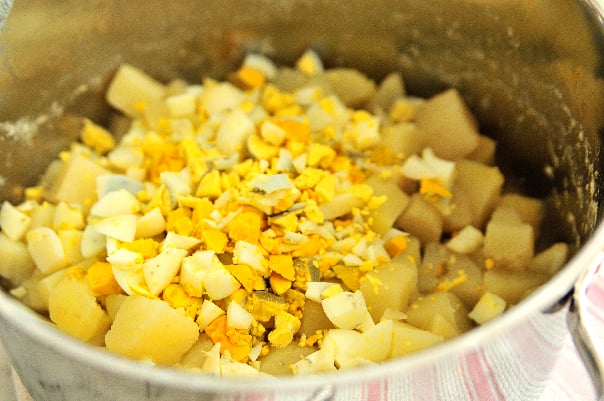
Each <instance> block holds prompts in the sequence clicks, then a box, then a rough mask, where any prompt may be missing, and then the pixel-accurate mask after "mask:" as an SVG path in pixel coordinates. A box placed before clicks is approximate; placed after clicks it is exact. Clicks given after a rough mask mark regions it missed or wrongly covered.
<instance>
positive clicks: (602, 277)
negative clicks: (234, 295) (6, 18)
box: [13, 269, 604, 401]
mask: <svg viewBox="0 0 604 401" xmlns="http://www.w3.org/2000/svg"><path fill="white" fill-rule="evenodd" d="M588 298H589V304H588V311H589V313H590V316H589V318H590V319H592V323H593V324H594V326H595V327H596V329H597V332H598V333H600V334H601V336H600V338H601V340H602V341H604V269H600V273H599V276H598V277H597V278H596V280H595V282H594V283H593V284H592V286H591V287H590V288H589V292H588ZM565 316H566V311H565V310H563V311H560V312H558V313H555V314H551V315H540V316H539V317H538V318H536V319H533V320H531V321H528V322H527V323H526V325H525V326H526V327H525V330H524V331H523V332H522V334H521V335H523V336H525V337H526V338H524V339H523V341H522V342H521V346H518V345H517V342H512V341H508V339H506V338H505V337H504V338H502V340H501V341H498V342H497V345H496V347H492V348H487V349H484V348H480V349H478V350H476V351H474V352H472V353H469V354H467V355H464V356H462V357H460V358H459V359H457V360H451V361H445V362H444V363H443V364H439V365H438V366H435V367H432V368H431V370H430V371H427V372H425V373H426V374H422V376H421V380H414V381H413V382H410V381H406V380H390V381H388V382H384V381H381V380H376V381H370V382H367V383H362V384H359V385H358V386H350V387H348V388H345V389H338V392H337V393H336V394H335V397H334V400H336V401H353V400H359V401H411V400H412V401H439V400H447V401H449V400H451V401H466V400H467V401H597V397H596V393H595V390H594V388H593V386H592V384H591V381H590V378H589V376H588V373H587V370H586V369H585V367H584V366H583V364H582V362H581V359H580V357H579V355H578V353H577V351H576V349H575V347H574V345H573V342H572V339H571V337H570V334H569V333H568V331H566V330H565V329H560V327H562V328H564V327H565V319H566V317H565ZM528 360H531V361H533V362H532V363H531V364H528V363H526V362H524V361H528ZM535 361H537V362H536V365H535ZM552 364H553V366H554V367H553V371H549V368H550V367H551V366H552ZM13 382H14V385H15V389H16V393H17V400H18V401H32V400H31V398H30V397H29V396H28V394H27V391H26V390H25V389H24V387H23V385H22V384H21V382H20V380H19V378H18V377H17V375H16V374H15V373H14V371H13ZM293 399H294V398H292V400H293ZM295 399H296V400H299V399H300V398H299V397H298V398H295ZM244 400H245V401H280V400H282V398H281V397H276V396H271V395H268V396H267V395H258V396H250V397H243V398H242V399H241V401H244ZM284 401H285V400H284Z"/></svg>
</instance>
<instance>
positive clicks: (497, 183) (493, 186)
mask: <svg viewBox="0 0 604 401" xmlns="http://www.w3.org/2000/svg"><path fill="white" fill-rule="evenodd" d="M456 172H457V176H456V179H455V185H459V187H460V189H461V190H462V191H464V192H465V193H466V195H467V196H468V200H469V203H470V206H471V209H472V216H473V217H472V225H473V226H474V227H476V228H482V227H484V224H485V222H486V221H487V219H488V217H489V214H490V213H491V212H492V211H493V209H494V208H495V205H496V204H497V201H498V200H499V197H500V195H501V188H502V187H503V181H504V178H503V174H501V171H499V169H498V168H497V167H490V166H487V165H484V164H482V163H479V162H475V161H472V160H459V161H458V162H457V163H456Z"/></svg>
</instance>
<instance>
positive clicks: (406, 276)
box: [360, 261, 417, 322]
mask: <svg viewBox="0 0 604 401" xmlns="http://www.w3.org/2000/svg"><path fill="white" fill-rule="evenodd" d="M416 286H417V267H416V266H415V265H414V264H412V263H410V262H409V261H407V262H404V261H403V262H401V263H387V264H383V265H380V266H378V267H376V268H375V270H373V271H372V272H369V273H367V274H366V275H365V276H363V278H362V279H361V288H360V289H361V292H362V293H363V296H364V298H365V303H366V304H367V309H368V310H369V313H370V314H371V317H372V318H373V320H374V321H376V322H377V321H379V320H380V318H381V317H382V315H383V314H384V311H385V310H386V309H388V308H389V309H393V310H397V311H401V312H405V311H406V310H407V307H408V305H409V299H410V297H411V295H412V294H413V293H414V292H415V288H416Z"/></svg>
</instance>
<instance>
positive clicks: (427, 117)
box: [415, 89, 480, 160]
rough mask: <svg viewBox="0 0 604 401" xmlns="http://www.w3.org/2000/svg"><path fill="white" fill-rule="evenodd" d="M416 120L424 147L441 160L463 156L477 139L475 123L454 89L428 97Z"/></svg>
mask: <svg viewBox="0 0 604 401" xmlns="http://www.w3.org/2000/svg"><path fill="white" fill-rule="evenodd" d="M415 120H416V123H417V126H418V127H419V129H420V130H422V131H423V133H424V136H425V143H426V146H429V147H431V148H432V149H433V150H434V153H435V154H436V155H437V156H439V157H442V158H444V159H448V160H459V159H463V158H464V157H466V156H467V155H469V154H470V153H471V152H472V151H474V150H475V149H476V148H477V147H478V144H479V142H480V134H479V133H478V129H477V123H476V121H475V120H474V117H473V116H472V114H471V113H470V111H469V110H468V108H467V106H466V104H465V103H464V101H463V99H462V98H461V96H460V95H459V92H457V91H456V90H454V89H450V90H447V91H445V92H442V93H439V94H438V95H436V96H434V97H432V98H430V99H428V101H426V102H425V103H424V104H422V106H421V107H420V108H419V110H418V111H417V115H416V116H415Z"/></svg>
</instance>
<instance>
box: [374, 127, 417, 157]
mask: <svg viewBox="0 0 604 401" xmlns="http://www.w3.org/2000/svg"><path fill="white" fill-rule="evenodd" d="M423 138H424V137H423V135H422V133H421V132H420V131H419V129H418V128H417V126H416V125H415V124H413V123H409V122H404V123H399V124H392V125H388V126H386V127H384V129H383V130H382V141H381V142H380V145H381V146H383V147H384V148H386V149H388V150H389V151H390V152H392V155H393V156H394V157H395V158H398V157H402V158H405V157H408V156H410V155H413V154H416V153H419V152H420V151H421V149H422V148H423V146H424V143H423Z"/></svg>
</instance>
